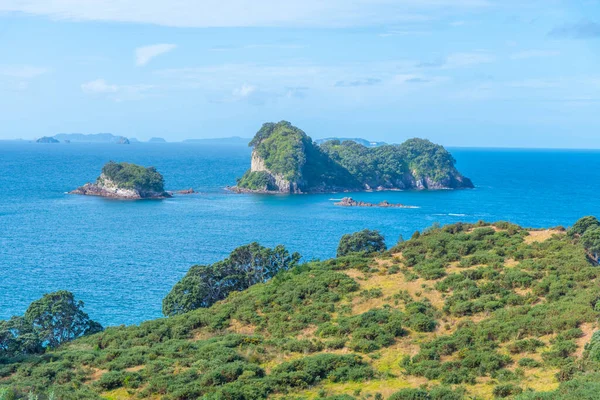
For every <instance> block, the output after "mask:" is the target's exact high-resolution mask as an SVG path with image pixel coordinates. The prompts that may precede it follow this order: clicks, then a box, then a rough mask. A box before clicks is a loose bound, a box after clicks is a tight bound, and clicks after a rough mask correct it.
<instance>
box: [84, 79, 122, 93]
mask: <svg viewBox="0 0 600 400" xmlns="http://www.w3.org/2000/svg"><path fill="white" fill-rule="evenodd" d="M81 90H83V91H84V92H85V93H116V92H118V91H119V87H118V86H117V85H109V84H108V83H106V81H105V80H104V79H96V80H94V81H90V82H86V83H84V84H82V85H81Z"/></svg>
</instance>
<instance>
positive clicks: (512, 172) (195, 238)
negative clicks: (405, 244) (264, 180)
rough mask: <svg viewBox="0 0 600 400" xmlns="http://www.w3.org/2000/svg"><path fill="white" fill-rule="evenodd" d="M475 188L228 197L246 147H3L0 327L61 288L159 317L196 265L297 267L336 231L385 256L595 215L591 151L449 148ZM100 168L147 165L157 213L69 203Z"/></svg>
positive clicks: (595, 168)
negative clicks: (242, 258) (432, 230)
mask: <svg viewBox="0 0 600 400" xmlns="http://www.w3.org/2000/svg"><path fill="white" fill-rule="evenodd" d="M449 150H450V151H451V152H452V154H453V155H454V157H455V158H456V160H457V162H458V163H457V167H458V169H459V170H460V171H461V172H462V173H463V174H464V175H465V176H468V177H470V178H471V179H472V180H473V182H474V183H475V185H476V189H473V190H459V191H449V190H448V191H432V192H416V191H406V192H378V193H352V194H325V195H321V194H319V195H277V196H273V195H247V194H232V193H229V192H227V191H225V190H224V189H223V188H224V186H226V185H231V184H234V183H235V179H236V177H239V176H241V175H242V174H243V173H244V171H245V170H246V169H247V168H248V167H249V164H250V149H249V148H247V147H245V146H235V145H225V146H223V145H216V144H210V145H208V144H202V143H197V144H189V143H186V144H183V143H166V144H132V145H128V146H127V145H114V144H35V143H21V142H0V193H1V196H2V198H1V200H0V319H5V318H9V317H10V316H11V315H21V314H23V313H24V311H25V310H26V308H27V306H28V305H29V303H31V302H32V301H33V300H36V299H38V298H40V297H41V296H42V295H43V294H44V293H48V292H51V291H55V290H60V289H65V290H69V291H72V292H73V293H75V296H76V297H77V298H78V299H81V300H83V301H84V302H85V310H86V312H88V313H89V314H90V316H91V317H92V318H93V319H95V320H97V321H99V322H100V323H102V324H103V325H105V326H111V325H120V324H137V323H140V322H142V321H144V320H148V319H153V318H157V317H160V316H161V301H162V299H163V297H164V296H165V295H166V294H167V293H168V292H169V290H170V289H171V287H172V286H173V284H175V283H176V282H177V281H178V280H179V279H181V277H182V276H183V275H184V274H185V273H186V271H187V270H188V269H189V267H190V266H192V265H194V264H203V263H213V262H215V261H218V260H220V259H222V258H224V257H226V256H227V254H229V252H230V251H231V250H233V249H234V248H235V247H237V246H240V245H242V244H246V243H249V242H253V241H257V242H259V243H261V244H262V245H265V246H274V245H277V244H284V245H285V246H286V247H287V248H288V249H289V250H291V251H298V252H299V253H301V254H302V256H303V259H304V260H306V261H308V260H312V259H326V258H330V257H333V256H334V255H335V251H336V247H337V243H338V241H339V239H340V237H341V236H342V235H343V234H345V233H350V232H355V231H358V230H361V229H365V228H368V229H378V230H380V231H381V232H382V233H383V234H384V235H385V237H386V241H387V243H388V245H393V244H395V243H396V242H397V240H398V239H399V237H400V236H403V237H404V238H408V237H410V236H411V235H412V233H413V232H414V231H415V230H423V229H425V228H427V227H428V226H431V225H432V224H433V223H436V222H438V223H440V224H448V223H453V222H457V221H464V222H476V221H478V220H486V221H498V220H507V221H511V222H514V223H517V224H520V225H522V226H527V227H553V226H558V225H563V226H568V225H571V224H573V223H574V222H575V221H576V220H577V219H578V218H580V217H582V216H584V215H590V214H597V215H600V196H599V193H600V179H599V178H600V176H599V171H600V151H579V150H508V149H466V148H455V149H452V148H451V149H449ZM109 160H114V161H127V162H133V163H138V164H142V165H146V166H149V165H153V166H155V167H156V168H157V169H158V171H160V172H161V173H162V174H163V175H164V177H165V181H166V187H167V189H168V190H179V189H187V188H190V187H193V188H194V189H196V190H197V191H199V193H198V194H195V195H188V196H177V197H174V198H172V199H167V200H162V201H118V200H107V199H102V198H94V197H85V196H75V195H68V194H66V192H68V191H69V190H72V189H74V188H76V187H78V186H81V185H82V184H84V183H86V182H89V181H93V180H95V178H96V177H97V176H98V174H99V172H100V170H101V168H102V166H103V165H104V163H106V162H107V161H109ZM346 195H351V196H352V197H354V198H355V199H357V200H364V201H370V202H379V201H382V200H388V201H390V202H394V203H403V204H407V205H411V206H416V207H418V208H410V209H409V208H403V209H399V208H390V209H380V208H342V207H336V206H334V204H333V203H334V201H335V199H340V198H341V197H343V196H346Z"/></svg>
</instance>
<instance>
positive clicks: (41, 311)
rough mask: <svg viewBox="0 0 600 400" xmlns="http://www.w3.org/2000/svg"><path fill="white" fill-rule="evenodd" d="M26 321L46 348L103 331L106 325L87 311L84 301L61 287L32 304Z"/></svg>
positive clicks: (25, 317) (25, 318)
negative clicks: (95, 319)
mask: <svg viewBox="0 0 600 400" xmlns="http://www.w3.org/2000/svg"><path fill="white" fill-rule="evenodd" d="M24 320H25V322H26V323H28V324H29V325H31V327H32V329H33V331H35V333H36V334H37V336H38V338H39V340H40V342H41V344H42V345H43V346H44V347H57V346H59V345H60V344H62V343H64V342H68V341H70V340H73V339H76V338H78V337H80V336H83V335H87V334H91V333H96V332H100V331H101V330H102V326H101V325H100V324H99V323H97V322H95V321H92V320H91V319H90V317H89V316H88V315H87V314H86V313H85V312H84V311H83V302H82V301H76V300H75V296H73V293H71V292H67V291H65V290H61V291H58V292H54V293H49V294H45V295H44V296H43V297H42V298H41V299H39V300H36V301H34V302H33V303H31V305H30V306H29V308H28V309H27V311H26V312H25V316H24Z"/></svg>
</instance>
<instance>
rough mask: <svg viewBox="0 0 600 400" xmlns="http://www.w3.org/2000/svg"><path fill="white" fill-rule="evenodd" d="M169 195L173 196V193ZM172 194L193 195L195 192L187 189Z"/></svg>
mask: <svg viewBox="0 0 600 400" xmlns="http://www.w3.org/2000/svg"><path fill="white" fill-rule="evenodd" d="M169 193H170V194H173V192H169ZM174 193H175V194H195V193H197V192H196V191H195V190H194V189H192V188H189V189H183V190H177V191H175V192H174Z"/></svg>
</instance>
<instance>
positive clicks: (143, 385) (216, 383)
mask: <svg viewBox="0 0 600 400" xmlns="http://www.w3.org/2000/svg"><path fill="white" fill-rule="evenodd" d="M585 231H586V229H584V232H582V233H576V234H573V235H567V234H566V233H565V232H564V231H563V230H560V229H555V230H534V231H528V230H524V229H522V228H520V227H518V226H515V225H512V224H508V223H497V224H494V225H488V224H484V223H479V224H476V225H468V224H455V225H450V226H446V227H443V228H437V227H434V228H431V229H429V230H427V231H426V232H423V233H421V234H415V235H414V236H413V238H412V239H411V240H409V241H406V242H403V243H399V244H398V245H396V246H395V247H394V248H393V249H391V250H390V251H388V252H387V253H384V254H383V255H377V256H374V255H371V256H368V255H348V256H344V257H340V258H337V259H332V260H328V261H323V262H310V263H307V264H303V265H301V266H298V267H296V268H293V269H291V270H289V271H287V272H282V273H280V274H278V275H277V276H276V277H275V278H273V279H272V280H270V281H269V282H267V283H259V284H257V285H254V286H252V287H250V288H249V289H247V290H245V291H243V292H234V293H232V294H231V295H230V296H229V297H228V298H227V299H225V300H223V301H221V302H218V303H216V304H214V305H213V306H212V307H210V308H205V309H199V310H195V311H191V312H189V313H186V314H183V315H178V316H175V317H171V318H166V319H158V320H155V321H149V322H146V323H143V324H141V325H140V326H132V327H114V328H108V329H106V330H105V331H104V332H102V333H98V334H95V335H92V336H88V337H84V338H81V339H78V340H75V341H74V342H71V343H69V344H66V345H63V346H61V347H59V348H58V349H56V350H53V351H50V352H47V353H46V354H44V355H42V356H28V357H25V356H23V357H21V358H3V359H0V387H1V388H4V389H5V390H8V392H6V393H5V394H4V396H13V395H14V396H26V395H27V394H28V393H36V394H39V395H40V399H46V398H47V396H48V394H49V393H50V392H52V393H53V394H54V396H55V397H54V398H59V399H85V398H90V399H92V398H94V399H95V398H100V397H101V396H102V397H104V398H112V399H127V398H132V399H133V398H153V399H159V398H164V399H195V398H204V399H261V398H267V397H269V398H289V399H300V398H302V399H304V398H306V399H315V398H329V399H333V398H335V399H353V398H354V399H367V398H369V399H396V400H398V399H438V400H442V399H444V400H446V399H461V398H481V399H491V398H499V397H509V398H519V399H526V400H532V399H553V400H554V399H563V398H567V399H571V398H573V399H574V398H576V397H577V398H578V399H594V398H596V397H593V396H595V395H596V394H597V389H598V387H599V385H600V383H599V382H600V376H599V375H598V372H597V371H598V369H599V368H600V357H599V356H598V354H600V350H599V349H600V346H598V345H597V343H599V342H600V340H598V337H597V335H594V336H592V335H593V332H594V331H595V330H596V328H597V325H596V324H597V320H598V317H599V316H600V286H599V285H598V275H599V274H600V270H599V269H598V267H597V266H596V263H595V262H594V259H593V258H591V255H592V253H591V252H590V251H589V249H586V248H584V246H583V243H582V239H581V238H582V237H583V235H584V234H585ZM592 337H593V340H592V341H591V343H590V344H589V345H588V346H587V347H586V343H589V342H590V340H591V339H592ZM1 390H2V389H0V393H2V391H1ZM538 392H548V393H546V394H540V393H538ZM570 393H577V394H576V395H572V394H570ZM0 396H2V395H0ZM334 396H337V397H334ZM7 398H10V397H7ZM13 398H14V397H13Z"/></svg>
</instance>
